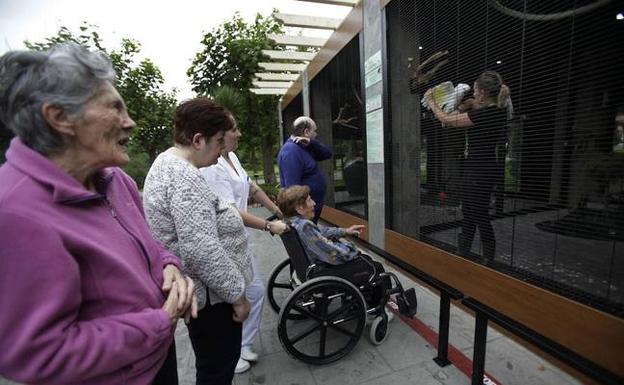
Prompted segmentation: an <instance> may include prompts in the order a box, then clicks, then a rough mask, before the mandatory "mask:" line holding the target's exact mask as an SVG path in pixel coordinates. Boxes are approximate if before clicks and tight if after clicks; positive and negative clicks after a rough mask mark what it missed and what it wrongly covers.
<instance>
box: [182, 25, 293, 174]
mask: <svg viewBox="0 0 624 385" xmlns="http://www.w3.org/2000/svg"><path fill="white" fill-rule="evenodd" d="M281 31H282V26H281V24H280V23H279V22H278V21H277V20H276V19H275V18H274V17H273V15H270V16H268V17H263V16H262V15H260V14H258V15H256V18H255V20H254V21H253V22H251V23H247V22H245V20H243V18H242V17H241V15H240V14H239V13H236V14H234V17H233V18H232V19H231V20H228V21H226V22H224V23H223V24H221V25H220V26H218V27H217V28H215V29H213V30H212V31H211V32H208V33H206V34H205V35H204V36H203V38H202V41H201V44H202V47H203V48H202V49H201V51H200V52H199V53H197V54H196V55H195V58H194V60H193V63H192V65H191V67H190V68H189V70H188V71H187V74H188V76H189V77H190V79H191V84H192V85H193V90H194V91H195V92H197V93H198V94H201V95H212V96H213V97H214V96H216V95H219V93H221V94H220V95H221V96H220V97H232V96H233V95H234V94H233V93H232V92H233V91H236V92H237V94H238V96H237V98H240V101H239V102H237V103H238V104H237V105H236V107H232V109H233V113H234V115H235V117H236V119H237V121H238V125H239V126H240V127H241V131H242V133H243V136H242V138H241V140H240V145H239V150H238V151H237V152H240V153H241V154H239V155H241V158H242V159H243V160H244V161H245V163H246V164H247V165H248V168H250V169H257V167H258V166H257V155H256V154H261V156H262V169H263V173H264V180H265V182H267V183H273V184H274V183H276V178H275V172H274V163H275V157H276V155H277V150H278V142H279V130H278V124H279V123H278V119H277V102H278V97H277V96H265V95H256V94H254V93H252V92H250V91H249V88H251V87H252V81H253V80H254V73H256V72H258V69H259V67H258V62H260V61H263V60H265V59H263V55H262V50H263V49H275V43H273V42H272V41H270V40H269V39H268V38H267V34H270V33H280V32H281ZM223 86H227V87H228V89H230V90H228V89H226V91H223V89H222V87H223ZM224 93H227V94H224Z"/></svg>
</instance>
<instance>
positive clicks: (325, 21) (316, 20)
mask: <svg viewBox="0 0 624 385" xmlns="http://www.w3.org/2000/svg"><path fill="white" fill-rule="evenodd" d="M275 18H276V19H277V20H281V21H282V22H283V23H284V25H285V26H287V27H301V28H317V29H336V28H338V26H340V23H341V22H342V20H340V19H332V18H330V17H322V16H306V15H293V14H291V13H276V14H275Z"/></svg>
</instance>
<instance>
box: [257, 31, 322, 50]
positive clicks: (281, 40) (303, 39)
mask: <svg viewBox="0 0 624 385" xmlns="http://www.w3.org/2000/svg"><path fill="white" fill-rule="evenodd" d="M267 37H268V38H269V39H271V40H273V41H274V42H275V44H279V45H294V46H297V47H322V46H323V45H324V44H325V42H326V41H327V39H325V38H322V37H310V36H294V35H275V34H272V33H270V34H268V35H267Z"/></svg>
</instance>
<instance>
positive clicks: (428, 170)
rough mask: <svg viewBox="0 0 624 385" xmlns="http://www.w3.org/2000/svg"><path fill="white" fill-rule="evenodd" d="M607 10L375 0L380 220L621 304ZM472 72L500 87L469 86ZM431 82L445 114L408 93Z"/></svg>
mask: <svg viewBox="0 0 624 385" xmlns="http://www.w3.org/2000/svg"><path fill="white" fill-rule="evenodd" d="M618 7H619V8H618ZM622 11H623V10H622V9H621V3H619V4H618V2H614V1H611V2H605V1H580V0H579V1H559V0H557V1H548V2H540V1H519V0H516V1H513V0H512V1H510V0H499V1H496V0H492V1H457V0H456V1H450V0H448V1H441V0H436V1H424V2H423V1H411V0H394V1H392V2H390V4H389V5H388V6H387V7H386V25H387V31H386V46H387V52H388V63H387V64H388V68H389V71H388V77H389V92H388V102H389V115H390V117H389V120H390V130H391V135H390V136H389V138H390V139H389V143H386V148H387V149H388V151H389V152H390V164H389V166H388V172H389V173H390V178H388V177H387V180H391V181H392V185H391V188H390V192H389V196H388V197H387V198H386V199H387V200H388V201H389V207H391V208H392V209H391V213H390V227H391V228H392V229H393V230H396V231H398V232H400V233H403V234H406V235H409V236H411V237H414V238H418V239H421V240H422V241H424V242H427V243H431V244H434V245H436V246H438V247H442V248H445V249H447V250H448V251H451V252H454V253H457V254H459V255H462V256H464V257H466V258H470V259H473V260H475V261H479V262H482V263H485V264H488V265H489V266H491V267H493V268H496V269H498V270H500V271H503V272H505V273H508V274H510V275H513V276H515V277H519V278H522V279H525V280H527V281H530V282H532V283H534V284H537V285H540V286H542V287H545V288H547V289H549V290H553V291H555V292H558V293H561V294H563V295H566V296H568V297H571V298H574V299H577V300H580V301H582V302H584V303H587V304H589V305H591V306H594V307H598V308H601V309H604V310H607V311H610V312H612V313H614V314H619V315H623V314H624V312H623V309H624V128H623V127H624V76H622V75H621V72H622V71H621V69H622V66H623V65H624V64H623V63H624V44H622V43H623V42H624V20H620V19H619V18H618V17H616V15H617V14H618V13H619V12H622ZM487 70H490V71H496V72H497V73H498V74H500V76H501V78H502V80H503V82H504V84H505V85H506V86H507V87H508V88H509V90H510V98H509V99H507V98H505V99H504V100H501V101H500V103H499V101H498V100H495V99H491V98H489V99H488V98H485V99H482V98H478V97H477V93H475V81H476V80H477V78H479V76H480V75H481V74H482V73H483V72H484V71H487ZM480 84H481V83H480ZM483 84H485V83H483ZM435 86H438V87H437V88H436V90H437V91H436V92H435V93H434V95H435V96H436V101H438V104H442V103H446V104H445V105H444V109H445V111H446V112H447V113H448V114H450V115H452V116H454V114H457V115H459V116H455V119H456V122H455V123H453V122H450V121H447V122H446V124H443V123H441V121H440V119H439V118H436V116H435V115H434V114H433V113H432V111H431V110H430V109H429V108H428V106H427V105H426V103H424V104H423V103H422V99H423V96H424V93H425V91H426V90H427V89H429V88H431V87H435ZM484 87H485V86H484ZM462 90H465V91H464V92H463V95H462ZM496 110H499V111H498V112H497V111H496ZM500 110H503V111H502V112H501V111H500ZM466 117H467V119H468V120H467V121H466ZM460 118H462V119H463V120H462V121H461V122H460V120H459V119H460Z"/></svg>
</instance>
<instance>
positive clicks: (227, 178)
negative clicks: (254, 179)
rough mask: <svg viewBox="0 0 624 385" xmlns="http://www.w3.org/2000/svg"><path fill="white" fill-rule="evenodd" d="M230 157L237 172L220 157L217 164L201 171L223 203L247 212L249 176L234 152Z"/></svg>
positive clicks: (230, 153)
mask: <svg viewBox="0 0 624 385" xmlns="http://www.w3.org/2000/svg"><path fill="white" fill-rule="evenodd" d="M228 156H229V158H230V160H231V161H232V163H233V164H234V167H235V168H236V171H234V169H232V166H230V165H229V164H228V162H227V160H225V158H224V157H223V156H220V157H219V160H218V161H217V164H214V165H212V166H209V167H203V168H201V169H200V171H201V173H202V175H203V176H204V178H206V180H207V181H208V184H209V185H210V187H211V188H212V189H213V190H214V192H215V193H217V195H218V196H219V198H221V200H222V201H223V202H225V203H228V204H233V205H235V206H236V207H238V208H239V209H240V210H243V211H247V200H248V198H249V176H248V175H247V172H246V171H245V169H244V168H243V166H241V164H240V161H239V160H238V157H237V156H236V154H234V152H229V153H228Z"/></svg>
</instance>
